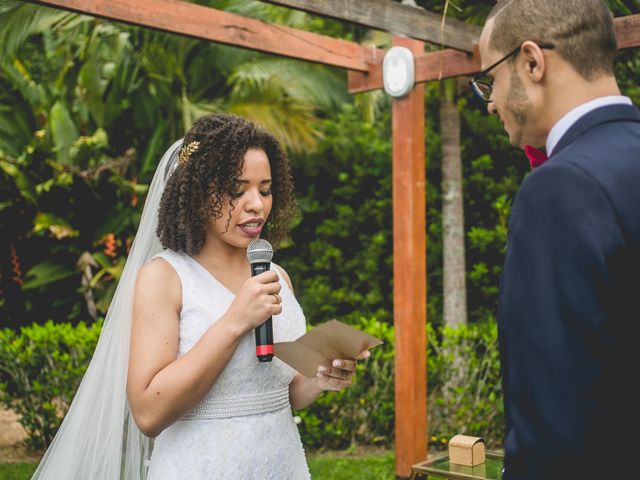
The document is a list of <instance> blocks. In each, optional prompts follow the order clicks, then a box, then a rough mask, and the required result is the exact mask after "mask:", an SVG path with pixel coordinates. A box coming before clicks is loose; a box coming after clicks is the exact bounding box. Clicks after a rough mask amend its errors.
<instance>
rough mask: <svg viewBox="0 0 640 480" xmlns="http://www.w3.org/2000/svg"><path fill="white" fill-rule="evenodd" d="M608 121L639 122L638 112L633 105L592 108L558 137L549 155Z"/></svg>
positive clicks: (639, 115) (639, 113)
mask: <svg viewBox="0 0 640 480" xmlns="http://www.w3.org/2000/svg"><path fill="white" fill-rule="evenodd" d="M608 122H640V112H639V111H638V109H637V108H636V107H635V106H633V105H607V106H605V107H600V108H596V109H595V110H592V111H591V112H589V113H587V114H586V115H584V116H583V117H580V119H578V121H577V122H576V123H574V124H573V125H572V126H571V128H569V130H567V132H566V133H565V134H564V135H563V136H562V138H560V141H559V142H558V145H556V148H554V149H553V153H552V154H551V157H554V156H555V155H557V154H558V153H559V152H560V151H562V150H563V149H564V148H565V147H567V146H568V145H571V144H572V143H573V142H574V141H575V140H576V139H577V138H578V137H579V136H580V135H582V134H583V133H585V132H587V131H588V130H590V129H592V128H593V127H595V126H597V125H601V124H603V123H608Z"/></svg>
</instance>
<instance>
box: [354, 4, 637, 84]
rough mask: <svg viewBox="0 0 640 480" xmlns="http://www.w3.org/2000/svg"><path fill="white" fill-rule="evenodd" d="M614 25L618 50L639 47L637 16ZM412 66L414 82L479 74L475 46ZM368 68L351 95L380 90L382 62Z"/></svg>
mask: <svg viewBox="0 0 640 480" xmlns="http://www.w3.org/2000/svg"><path fill="white" fill-rule="evenodd" d="M614 25H615V28H616V36H617V37H618V48H620V49H623V48H633V47H640V14H637V15H628V16H626V17H618V18H615V19H614ZM415 62H416V76H415V78H416V82H429V81H431V80H439V79H441V78H448V77H458V76H460V75H470V74H472V73H475V72H477V71H479V70H480V55H479V53H478V50H477V46H476V49H475V50H474V53H473V54H467V53H465V52H460V51H458V50H452V49H447V50H439V51H437V52H429V53H421V54H417V55H415ZM370 66H371V70H369V72H353V71H350V72H349V92H350V93H359V92H366V91H369V90H376V89H378V88H382V60H380V62H372V63H371V64H370Z"/></svg>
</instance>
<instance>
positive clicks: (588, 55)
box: [489, 0, 617, 80]
mask: <svg viewBox="0 0 640 480" xmlns="http://www.w3.org/2000/svg"><path fill="white" fill-rule="evenodd" d="M492 18H493V19H494V24H493V29H492V33H491V39H490V41H489V46H490V48H492V49H494V50H497V51H499V52H502V53H507V52H509V51H511V50H512V49H514V48H516V47H517V46H518V45H520V44H522V43H523V42H525V41H527V40H532V41H534V42H537V43H552V44H553V45H554V48H555V51H556V52H558V54H559V55H560V56H561V57H562V58H563V59H564V60H565V61H566V62H567V63H569V64H570V65H571V66H572V67H573V68H574V69H575V70H576V71H577V72H578V73H579V74H580V75H581V76H582V77H584V78H585V79H587V80H593V79H595V78H598V77H599V76H601V75H602V74H608V75H612V74H613V72H614V67H613V62H614V59H615V56H616V53H617V42H616V34H615V29H614V26H613V16H612V15H611V12H610V11H609V8H608V7H607V5H606V3H605V2H604V0H502V1H498V3H497V4H496V5H495V6H494V7H493V9H492V10H491V13H490V14H489V19H492Z"/></svg>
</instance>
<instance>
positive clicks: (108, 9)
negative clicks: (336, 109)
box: [32, 0, 382, 72]
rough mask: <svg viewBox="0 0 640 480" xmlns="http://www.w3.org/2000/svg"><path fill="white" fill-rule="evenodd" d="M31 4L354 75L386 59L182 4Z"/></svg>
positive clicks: (140, 0) (175, 0)
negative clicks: (292, 59)
mask: <svg viewBox="0 0 640 480" xmlns="http://www.w3.org/2000/svg"><path fill="white" fill-rule="evenodd" d="M32 3H37V4H41V5H46V6H50V7H57V8H63V9H65V10H70V11H74V12H78V13H83V14H87V15H92V16H95V17H102V18H106V19H109V20H115V21H120V22H125V23H131V24H134V25H140V26H143V27H150V28H154V29H157V30H162V31H165V32H171V33H177V34H180V35H186V36H190V37H194V38H200V39H203V40H210V41H213V42H218V43H223V44H227V45H233V46H236V47H244V48H250V49H252V50H258V51H261V52H265V53H272V54H276V55H282V56H284V57H291V58H297V59H301V60H308V61H311V62H317V63H322V64H325V65H332V66H335V67H341V68H346V69H350V70H355V71H365V72H366V71H369V63H378V62H379V61H381V60H380V59H381V58H382V55H381V54H380V51H379V50H378V49H376V48H374V47H364V46H362V45H359V44H357V43H354V42H348V41H344V40H339V39H335V38H331V37H327V36H325V35H319V34H316V33H311V32H305V31H303V30H297V29H295V28H289V27H284V26H280V25H274V24H271V23H267V22H264V21H262V20H257V19H254V18H248V17H244V16H242V15H237V14H233V13H229V12H224V11H221V10H216V9H213V8H209V7H204V6H201V5H197V4H195V3H188V2H184V1H179V0H32ZM376 57H379V58H376Z"/></svg>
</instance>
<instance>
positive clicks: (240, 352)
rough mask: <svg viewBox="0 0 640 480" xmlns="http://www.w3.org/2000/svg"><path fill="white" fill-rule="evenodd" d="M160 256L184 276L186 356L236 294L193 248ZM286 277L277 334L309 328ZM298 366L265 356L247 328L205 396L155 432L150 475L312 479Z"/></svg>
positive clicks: (291, 336)
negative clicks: (294, 394) (302, 431)
mask: <svg viewBox="0 0 640 480" xmlns="http://www.w3.org/2000/svg"><path fill="white" fill-rule="evenodd" d="M158 256H160V257H162V258H164V259H165V260H166V261H167V262H169V264H170V265H171V266H172V267H173V268H174V269H175V270H176V272H177V273H178V275H179V277H180V281H181V283H182V311H181V314H180V341H179V347H178V357H180V356H182V355H184V354H185V353H186V352H187V351H189V349H191V348H192V347H193V345H194V344H195V343H196V342H197V341H198V339H199V338H200V336H201V335H202V334H203V333H204V332H205V330H206V329H207V328H208V327H209V326H210V325H211V324H212V323H214V322H215V321H216V320H217V319H218V318H220V317H221V316H222V314H223V313H224V312H225V311H226V310H227V308H228V307H229V305H230V303H231V302H232V300H233V298H234V295H233V293H232V292H230V291H229V290H228V289H227V288H226V287H224V286H223V285H222V284H221V283H220V282H218V281H217V280H216V279H215V277H214V276H213V275H211V274H210V273H209V272H208V271H207V270H206V269H205V268H204V267H203V266H202V265H200V264H199V263H198V262H197V261H196V260H195V259H193V258H192V257H190V256H189V255H187V254H184V253H177V252H174V251H172V250H165V251H163V252H162V253H160V254H159V255H158ZM272 268H273V264H272ZM276 271H277V270H276ZM280 284H281V287H282V289H281V292H280V296H281V297H282V313H281V314H280V315H276V316H274V317H273V336H274V342H282V341H291V340H295V339H297V338H298V337H300V336H302V335H303V334H304V333H305V320H304V315H303V313H302V309H301V308H300V305H299V304H298V301H297V300H296V298H295V296H294V295H293V292H292V291H291V289H290V288H289V286H288V285H287V283H286V281H284V280H283V279H282V277H281V278H280ZM294 374H295V371H294V370H293V369H292V368H291V367H289V366H288V365H287V364H285V363H284V362H282V361H280V360H279V359H277V358H275V357H274V358H273V361H272V362H265V363H260V362H258V360H257V358H256V356H255V337H254V334H253V332H249V333H247V334H246V335H245V336H244V337H243V338H242V340H241V341H240V343H239V344H238V348H237V350H236V351H235V353H234V354H233V356H232V358H231V360H230V361H229V363H228V364H227V366H226V368H225V369H224V371H223V372H222V373H221V374H220V377H219V378H218V380H217V381H216V383H215V384H214V385H213V387H212V388H211V390H210V391H209V393H208V394H207V396H206V397H205V399H204V400H203V402H202V403H200V404H199V405H198V406H197V407H196V408H195V409H194V410H193V411H192V412H190V413H188V414H187V415H185V417H183V419H181V420H180V421H178V422H176V423H174V424H173V425H171V426H170V427H168V428H167V429H166V430H164V431H163V432H162V433H161V434H160V435H158V437H156V438H155V440H154V442H153V451H152V454H151V459H150V463H149V470H148V479H149V480H180V479H185V480H187V479H188V480H205V479H206V480H210V479H214V480H218V479H219V480H252V479H256V480H258V479H259V480H268V479H272V480H307V479H310V475H309V469H308V467H307V463H306V459H305V455H304V451H303V448H302V443H301V441H300V435H299V433H298V429H297V426H296V424H295V422H294V420H293V415H292V413H291V405H290V404H289V391H288V388H289V383H290V382H291V379H292V378H293V376H294Z"/></svg>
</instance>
